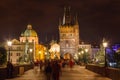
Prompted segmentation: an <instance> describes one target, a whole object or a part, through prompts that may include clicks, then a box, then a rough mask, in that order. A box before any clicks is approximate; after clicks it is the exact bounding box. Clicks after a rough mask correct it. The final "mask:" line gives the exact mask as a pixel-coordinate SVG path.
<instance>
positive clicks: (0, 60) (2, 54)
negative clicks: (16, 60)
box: [0, 47, 7, 65]
mask: <svg viewBox="0 0 120 80" xmlns="http://www.w3.org/2000/svg"><path fill="white" fill-rule="evenodd" d="M6 56H7V51H6V49H5V48H4V47H0V65H3V64H4V63H5V62H6V60H7V59H6Z"/></svg>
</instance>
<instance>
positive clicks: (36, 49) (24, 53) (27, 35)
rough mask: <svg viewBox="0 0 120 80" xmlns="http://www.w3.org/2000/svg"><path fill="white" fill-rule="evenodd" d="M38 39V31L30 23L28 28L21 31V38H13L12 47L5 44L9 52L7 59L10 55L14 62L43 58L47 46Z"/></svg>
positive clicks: (26, 61)
mask: <svg viewBox="0 0 120 80" xmlns="http://www.w3.org/2000/svg"><path fill="white" fill-rule="evenodd" d="M38 39H39V38H38V35H37V33H36V31H35V30H34V29H33V28H32V25H30V24H28V25H27V29H25V31H23V32H22V33H21V35H20V37H19V40H17V39H13V40H11V42H12V45H11V46H10V47H9V46H8V45H5V47H6V49H7V53H8V54H9V55H8V56H7V59H8V57H9V58H10V61H11V62H12V63H13V64H17V63H20V62H25V63H29V62H32V61H37V60H38V61H40V60H43V59H44V50H45V47H44V46H43V45H41V44H39V40H38ZM9 48H10V49H9Z"/></svg>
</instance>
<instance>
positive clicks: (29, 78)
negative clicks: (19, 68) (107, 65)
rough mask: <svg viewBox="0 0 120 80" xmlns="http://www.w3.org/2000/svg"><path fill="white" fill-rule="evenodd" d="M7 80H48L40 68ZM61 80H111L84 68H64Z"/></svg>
mask: <svg viewBox="0 0 120 80" xmlns="http://www.w3.org/2000/svg"><path fill="white" fill-rule="evenodd" d="M6 80H46V79H45V75H44V73H43V72H41V71H40V70H39V68H38V67H35V68H34V69H31V70H29V71H27V72H25V73H24V75H21V76H19V77H16V78H13V79H6ZM60 80H111V79H109V78H106V77H103V76H101V75H99V74H96V73H94V72H91V71H89V70H87V69H85V68H84V67H80V66H74V68H73V69H70V68H69V67H66V68H63V69H62V73H61V75H60Z"/></svg>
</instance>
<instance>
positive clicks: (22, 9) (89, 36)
mask: <svg viewBox="0 0 120 80" xmlns="http://www.w3.org/2000/svg"><path fill="white" fill-rule="evenodd" d="M66 5H70V6H71V10H72V11H73V13H77V14H78V20H79V27H80V38H81V40H82V41H84V42H87V43H98V42H100V41H101V40H102V38H103V37H104V38H106V39H107V40H108V41H109V42H111V43H115V42H120V28H119V27H120V0H0V41H5V40H6V39H9V38H17V39H19V36H20V34H21V32H23V31H24V30H25V29H26V27H27V24H32V26H33V29H34V30H36V32H37V33H38V35H39V39H40V41H41V42H45V35H47V34H49V35H48V37H50V38H51V36H52V35H53V36H54V37H52V38H54V39H58V37H55V36H57V35H58V23H59V18H62V16H63V10H64V6H66Z"/></svg>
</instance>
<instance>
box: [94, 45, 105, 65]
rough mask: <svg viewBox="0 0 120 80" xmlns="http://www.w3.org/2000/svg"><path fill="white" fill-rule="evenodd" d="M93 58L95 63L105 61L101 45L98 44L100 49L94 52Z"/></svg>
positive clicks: (103, 49)
mask: <svg viewBox="0 0 120 80" xmlns="http://www.w3.org/2000/svg"><path fill="white" fill-rule="evenodd" d="M95 59H96V62H97V63H104V62H105V48H104V47H103V45H102V44H101V45H100V50H99V51H98V52H97V53H96V55H95Z"/></svg>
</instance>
